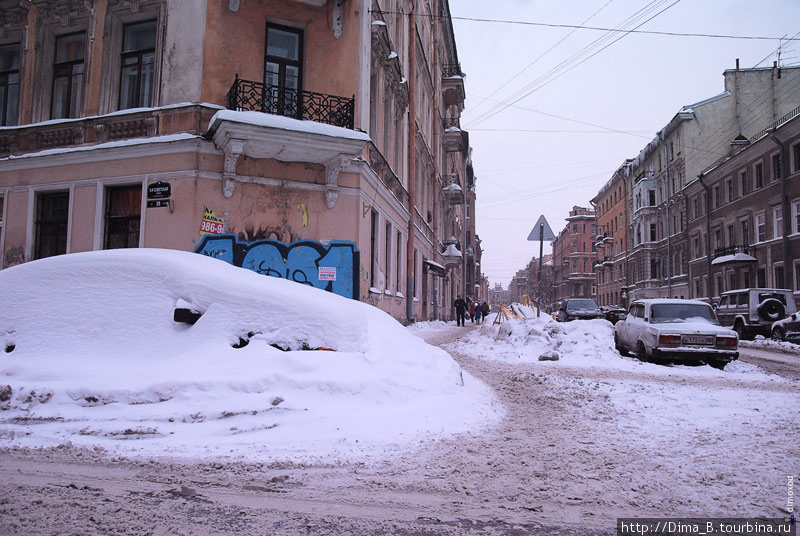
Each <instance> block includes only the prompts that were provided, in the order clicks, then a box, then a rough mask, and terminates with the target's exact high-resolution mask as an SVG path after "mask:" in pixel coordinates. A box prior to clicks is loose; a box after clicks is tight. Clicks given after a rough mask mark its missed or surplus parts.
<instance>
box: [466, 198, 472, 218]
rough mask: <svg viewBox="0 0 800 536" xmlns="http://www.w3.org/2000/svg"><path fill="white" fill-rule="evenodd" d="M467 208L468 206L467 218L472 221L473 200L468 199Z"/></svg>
mask: <svg viewBox="0 0 800 536" xmlns="http://www.w3.org/2000/svg"><path fill="white" fill-rule="evenodd" d="M465 206H466V211H467V212H466V217H467V219H470V217H471V216H470V213H471V212H472V199H467V202H466V205H465Z"/></svg>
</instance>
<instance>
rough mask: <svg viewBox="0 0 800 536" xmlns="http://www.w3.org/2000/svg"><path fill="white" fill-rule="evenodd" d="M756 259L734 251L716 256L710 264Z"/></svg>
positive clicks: (754, 260)
mask: <svg viewBox="0 0 800 536" xmlns="http://www.w3.org/2000/svg"><path fill="white" fill-rule="evenodd" d="M757 260H758V259H756V258H755V257H753V256H751V255H748V254H747V253H734V254H732V255H722V256H721V257H717V258H716V259H714V260H713V261H711V264H727V263H730V262H756V261H757Z"/></svg>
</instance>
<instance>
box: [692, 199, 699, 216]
mask: <svg viewBox="0 0 800 536" xmlns="http://www.w3.org/2000/svg"><path fill="white" fill-rule="evenodd" d="M692 205H694V217H695V218H698V217H699V216H700V200H699V199H698V198H696V197H695V198H694V199H692Z"/></svg>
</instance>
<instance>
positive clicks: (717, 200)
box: [714, 184, 721, 208]
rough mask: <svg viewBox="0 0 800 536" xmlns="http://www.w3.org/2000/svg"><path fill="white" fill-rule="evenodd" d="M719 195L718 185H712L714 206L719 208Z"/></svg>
mask: <svg viewBox="0 0 800 536" xmlns="http://www.w3.org/2000/svg"><path fill="white" fill-rule="evenodd" d="M720 201H721V199H720V197H719V185H718V184H717V185H715V186H714V208H719V206H720V204H721V203H720Z"/></svg>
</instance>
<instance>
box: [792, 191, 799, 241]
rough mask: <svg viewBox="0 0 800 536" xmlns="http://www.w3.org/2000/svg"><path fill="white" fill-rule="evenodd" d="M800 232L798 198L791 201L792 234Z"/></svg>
mask: <svg viewBox="0 0 800 536" xmlns="http://www.w3.org/2000/svg"><path fill="white" fill-rule="evenodd" d="M798 233H800V199H795V200H794V201H792V234H798Z"/></svg>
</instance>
